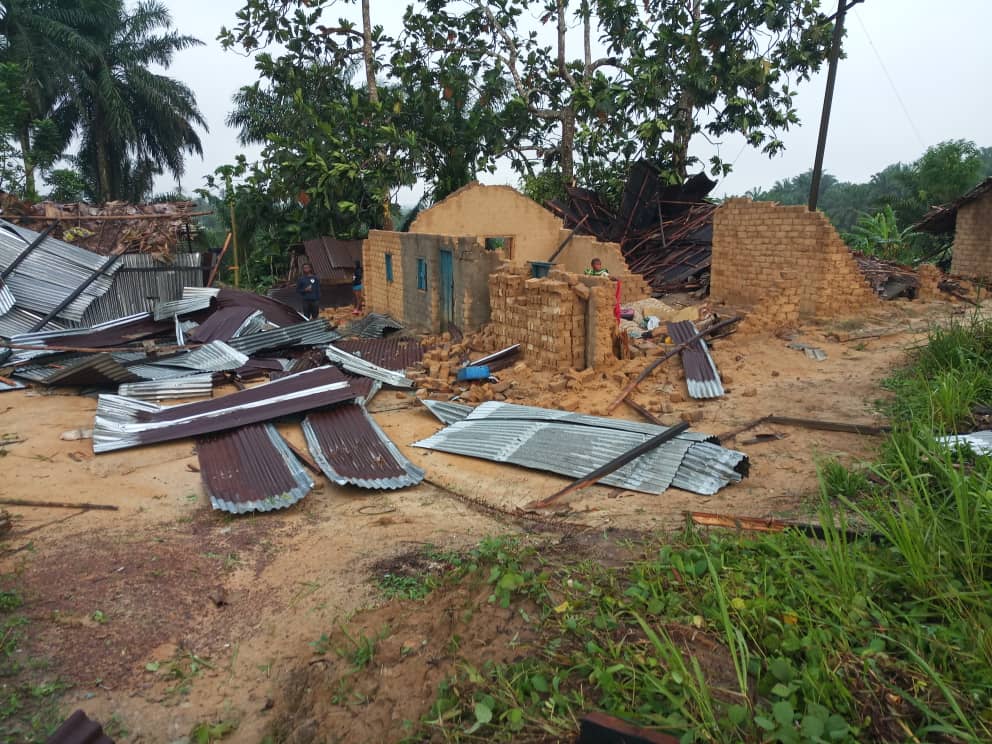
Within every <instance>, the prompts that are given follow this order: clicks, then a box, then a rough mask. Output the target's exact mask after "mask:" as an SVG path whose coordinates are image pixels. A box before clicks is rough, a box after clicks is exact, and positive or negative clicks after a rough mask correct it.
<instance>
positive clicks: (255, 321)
mask: <svg viewBox="0 0 992 744" xmlns="http://www.w3.org/2000/svg"><path fill="white" fill-rule="evenodd" d="M264 325H265V317H264V316H263V315H262V313H261V311H259V310H253V309H251V308H250V307H225V308H223V309H221V310H217V311H216V312H213V313H211V314H210V315H209V317H207V318H206V319H205V320H204V321H203V322H202V323H200V325H199V326H197V327H196V329H195V330H193V331H191V332H190V333H189V334H188V336H187V337H188V338H189V340H190V341H194V342H196V343H201V344H205V343H207V342H208V341H229V340H231V339H232V338H236V337H237V336H247V335H250V334H251V333H258V332H259V331H261V330H262V327H263V326H264Z"/></svg>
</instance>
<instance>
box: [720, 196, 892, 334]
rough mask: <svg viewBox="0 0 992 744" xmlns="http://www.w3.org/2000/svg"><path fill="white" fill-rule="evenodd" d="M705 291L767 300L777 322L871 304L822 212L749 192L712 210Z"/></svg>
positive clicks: (750, 304) (738, 300) (744, 300)
mask: <svg viewBox="0 0 992 744" xmlns="http://www.w3.org/2000/svg"><path fill="white" fill-rule="evenodd" d="M710 296H711V297H712V298H713V299H714V301H716V302H725V303H728V304H730V305H734V306H738V307H742V308H750V309H753V310H758V309H760V310H761V311H762V312H765V313H768V312H769V311H770V310H771V308H773V307H774V308H775V313H774V316H775V318H774V322H775V323H776V324H780V325H789V324H796V323H798V321H799V320H800V319H808V318H828V317H836V316H845V315H858V314H861V313H863V312H865V311H866V310H868V309H871V308H874V307H877V306H878V304H879V300H878V298H877V297H876V295H875V293H874V292H873V291H872V290H871V288H870V286H869V285H868V282H867V280H866V279H865V277H864V275H863V274H862V273H861V271H860V269H859V268H858V265H857V263H856V262H855V260H854V257H853V256H852V255H851V252H850V250H849V249H848V247H847V245H846V244H845V243H844V241H843V240H841V238H840V235H838V234H837V231H836V230H835V229H834V227H833V225H831V224H830V221H829V220H828V219H827V218H826V216H825V215H823V214H822V213H821V212H809V211H808V210H807V209H806V207H804V206H782V205H780V204H776V203H774V202H753V201H751V200H750V199H730V200H728V201H727V202H725V203H724V204H723V205H721V206H720V207H719V209H717V210H716V213H715V215H714V220H713V264H712V269H711V274H710ZM755 314H757V313H755Z"/></svg>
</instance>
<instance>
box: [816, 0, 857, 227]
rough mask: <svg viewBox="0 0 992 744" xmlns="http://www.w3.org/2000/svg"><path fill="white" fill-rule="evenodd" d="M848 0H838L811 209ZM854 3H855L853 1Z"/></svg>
mask: <svg viewBox="0 0 992 744" xmlns="http://www.w3.org/2000/svg"><path fill="white" fill-rule="evenodd" d="M847 3H848V0H838V3H837V15H836V17H835V18H834V38H833V45H832V46H831V47H830V62H829V66H828V68H827V89H826V90H825V91H824V93H823V110H822V111H821V112H820V134H819V137H818V138H817V140H816V158H815V159H814V160H813V177H812V179H810V185H809V204H808V207H809V211H810V212H815V211H816V202H817V200H818V199H819V198H820V177H821V176H822V175H823V154H824V151H825V150H826V149H827V128H828V127H829V126H830V105H831V104H832V103H833V99H834V83H835V82H836V81H837V60H838V59H839V57H840V44H841V40H842V39H843V38H844V14H845V13H846V12H847ZM852 4H853V3H852Z"/></svg>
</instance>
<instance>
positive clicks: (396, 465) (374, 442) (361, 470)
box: [303, 403, 424, 489]
mask: <svg viewBox="0 0 992 744" xmlns="http://www.w3.org/2000/svg"><path fill="white" fill-rule="evenodd" d="M303 433H304V434H305V435H306V438H307V446H308V447H309V449H310V454H312V455H313V458H314V460H316V461H317V464H318V465H320V469H321V470H322V471H323V473H324V475H326V476H327V477H328V478H329V479H330V480H332V481H334V482H335V483H337V484H338V485H339V486H343V485H352V486H358V487H359V488H384V489H396V488H406V487H407V486H415V485H417V484H418V483H420V482H421V481H422V480H423V479H424V471H423V470H422V469H420V468H418V467H417V466H416V465H414V464H413V463H412V462H410V461H409V460H408V459H407V458H406V457H404V456H403V453H401V452H400V451H399V449H397V447H396V445H395V444H393V443H392V442H391V441H390V440H389V437H387V436H386V434H385V432H383V430H382V429H380V428H379V425H378V424H376V423H375V421H373V420H372V417H371V416H369V414H368V412H367V411H366V410H365V409H364V408H363V407H362V406H360V405H355V404H349V403H345V404H342V405H340V406H335V407H334V408H331V409H329V410H326V411H318V412H316V413H311V414H309V415H308V416H307V417H306V419H305V420H304V422H303Z"/></svg>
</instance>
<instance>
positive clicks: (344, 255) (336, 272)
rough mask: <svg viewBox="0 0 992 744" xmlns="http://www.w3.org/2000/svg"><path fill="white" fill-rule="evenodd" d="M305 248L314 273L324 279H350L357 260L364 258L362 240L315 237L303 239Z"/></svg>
mask: <svg viewBox="0 0 992 744" xmlns="http://www.w3.org/2000/svg"><path fill="white" fill-rule="evenodd" d="M303 250H305V251H306V254H307V261H309V262H310V264H311V265H312V266H313V271H314V273H315V274H316V275H317V276H319V277H321V278H322V279H323V278H327V279H346V280H350V279H351V275H352V270H353V269H354V267H355V261H361V260H362V241H361V240H336V239H335V238H329V237H323V238H313V239H311V240H305V241H303Z"/></svg>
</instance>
